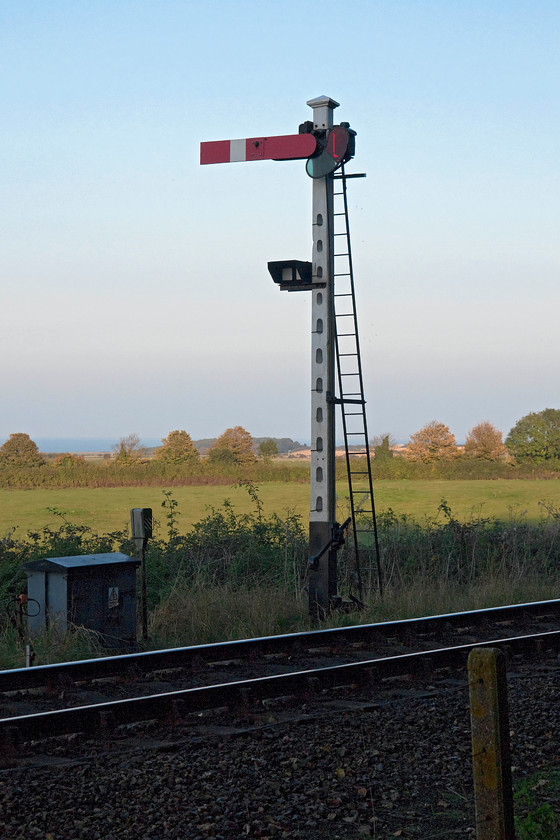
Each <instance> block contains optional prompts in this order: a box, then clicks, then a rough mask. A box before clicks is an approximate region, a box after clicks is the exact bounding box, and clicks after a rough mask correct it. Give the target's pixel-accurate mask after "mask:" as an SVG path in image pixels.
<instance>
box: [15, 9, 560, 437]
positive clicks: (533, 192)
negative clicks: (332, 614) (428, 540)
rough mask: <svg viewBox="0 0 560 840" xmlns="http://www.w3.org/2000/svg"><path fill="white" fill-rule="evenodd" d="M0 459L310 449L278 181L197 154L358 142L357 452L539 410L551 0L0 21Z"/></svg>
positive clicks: (553, 288)
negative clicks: (281, 286)
mask: <svg viewBox="0 0 560 840" xmlns="http://www.w3.org/2000/svg"><path fill="white" fill-rule="evenodd" d="M0 80H1V81H0V88H1V90H0V94H1V95H0V117H1V119H0V126H1V128H0V135H1V149H2V153H1V156H2V186H1V190H0V239H1V248H0V318H1V330H0V360H1V361H0V440H3V439H6V438H7V437H8V435H9V434H11V433H14V432H26V433H28V434H30V435H31V437H33V438H35V437H86V436H98V437H99V436H104V437H112V436H114V438H115V440H117V439H119V438H120V437H122V436H125V435H127V434H129V433H132V432H135V433H137V434H139V435H140V437H141V438H146V439H147V438H149V439H154V438H155V439H159V438H162V437H164V436H166V435H167V433H168V432H169V431H170V430H172V429H185V430H186V431H188V432H189V433H190V434H191V436H192V437H193V438H195V439H198V438H203V437H213V436H216V435H219V434H221V433H222V432H223V431H224V429H226V428H227V427H231V426H235V425H242V426H244V427H245V428H246V429H248V430H249V431H250V432H251V433H252V434H253V435H255V436H258V437H263V436H275V437H293V438H294V439H299V440H305V439H308V438H309V427H310V418H309V415H310V393H309V392H310V367H311V361H310V346H311V343H310V320H311V315H310V300H309V296H308V295H307V294H306V293H300V294H287V293H285V292H280V291H279V290H278V289H277V288H276V287H275V286H274V284H273V283H272V280H271V279H270V277H269V275H268V271H267V262H268V261H269V260H276V259H292V258H293V259H302V260H309V259H310V258H311V181H310V179H309V178H308V177H307V175H306V173H305V165H304V161H284V162H274V161H259V162H252V163H235V164H228V165H217V166H204V167H201V166H200V165H199V144H200V142H201V141H204V140H223V139H229V138H238V137H252V136H263V135H264V136H266V135H280V134H293V133H297V130H298V125H299V124H300V123H301V122H303V121H304V120H306V119H310V118H311V109H310V108H309V107H308V106H307V105H306V102H307V100H309V99H312V98H315V97H317V96H320V95H327V96H330V97H332V98H333V99H335V100H337V101H338V102H340V107H339V108H337V109H336V111H335V121H337V122H342V121H347V122H349V123H350V124H351V126H352V128H354V129H355V130H356V131H357V138H356V156H355V159H354V161H352V162H351V164H349V165H348V167H347V171H348V172H365V173H366V174H367V178H365V179H357V180H354V181H352V182H350V183H349V198H350V225H351V236H352V247H353V258H354V269H355V283H356V294H357V307H358V318H359V326H360V339H361V346H362V356H363V358H362V364H363V370H364V376H365V391H366V399H367V404H368V427H369V431H370V433H371V435H375V434H383V433H391V434H392V435H393V437H394V438H395V439H397V440H401V441H403V442H404V441H406V440H408V438H409V437H410V435H411V434H413V433H414V432H415V431H417V430H418V429H419V428H420V427H421V426H423V425H424V424H425V423H428V422H430V421H432V420H437V421H440V422H443V423H445V424H447V425H448V426H449V427H450V429H451V431H452V432H453V433H454V434H455V436H456V438H457V441H458V442H461V441H462V440H464V438H465V435H466V433H467V432H468V430H469V429H471V428H472V427H473V426H474V425H475V424H477V423H479V422H481V421H483V420H489V421H490V422H492V423H494V424H495V425H496V426H497V427H498V428H499V429H501V430H502V431H503V432H504V434H507V432H508V431H509V429H510V428H511V427H512V426H513V425H514V424H515V422H516V421H517V420H518V419H519V418H520V417H522V416H524V415H525V414H527V413H528V412H531V411H540V410H542V409H544V408H547V407H550V408H559V407H560V393H559V377H558V373H557V366H558V359H559V357H560V330H559V329H558V312H559V311H560V283H559V280H560V257H559V247H560V236H559V230H558V227H559V222H558V220H559V218H560V190H559V186H560V185H559V169H560V166H559V164H560V144H559V140H558V138H559V136H560V109H559V87H560V5H559V4H558V2H556V0H554V2H553V1H552V0H550V2H547V0H539V2H538V3H534V2H529V0H527V2H525V1H523V2H516V0H503V2H502V0H493V1H492V2H488V0H485V2H477V0H470V1H469V2H464V0H432V2H429V0H382V1H380V2H378V0H345V2H344V3H335V2H333V1H332V0H324V2H323V3H321V4H318V3H317V2H308V0H298V1H297V2H295V0H283V2H273V0H259V2H256V0H159V1H158V2H153V0H151V1H150V2H148V0H67V1H66V0H59V2H54V1H52V2H51V0H42V2H41V3H35V2H32V0H22V2H18V3H15V2H13V0H9V2H8V0H0Z"/></svg>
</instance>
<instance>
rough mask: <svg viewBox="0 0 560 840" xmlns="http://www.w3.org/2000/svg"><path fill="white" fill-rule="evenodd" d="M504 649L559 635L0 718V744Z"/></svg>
mask: <svg viewBox="0 0 560 840" xmlns="http://www.w3.org/2000/svg"><path fill="white" fill-rule="evenodd" d="M489 646H490V647H496V646H500V647H505V648H506V649H509V650H510V651H514V652H521V651H523V650H527V649H531V650H534V649H535V648H537V649H540V650H542V649H543V648H547V649H549V648H554V649H557V648H558V647H560V631H559V630H553V631H548V632H546V633H537V634H533V635H528V636H515V637H511V638H504V639H492V640H487V641H485V642H473V643H469V644H465V645H457V646H454V647H448V648H439V649H437V650H430V651H420V652H415V653H407V654H401V655H398V656H390V657H385V658H380V659H372V660H368V661H364V662H358V663H349V664H344V665H334V666H330V667H326V668H325V667H324V668H318V669H313V670H306V671H295V672H292V673H290V674H282V675H275V676H268V677H260V678H256V679H249V680H242V681H238V682H232V683H220V684H218V685H211V686H203V687H199V688H189V689H183V690H179V691H171V692H164V693H162V694H155V695H150V696H145V697H137V698H130V699H126V700H114V701H110V702H104V703H98V704H94V705H89V706H79V707H75V708H70V709H62V710H55V711H50V712H39V713H34V714H30V715H20V716H17V717H11V718H2V719H0V741H2V742H3V743H4V744H5V746H6V747H7V748H8V747H9V745H10V744H15V743H19V742H21V741H26V740H27V741H28V740H44V739H47V738H51V737H53V736H60V735H68V734H71V733H76V732H82V733H87V734H89V735H99V734H100V733H103V732H105V733H108V732H110V731H112V730H113V729H114V728H115V727H117V726H122V725H124V724H130V723H137V722H139V721H145V720H158V721H165V720H167V721H169V722H173V721H184V717H185V716H186V715H187V714H192V713H196V712H203V711H206V710H209V709H218V708H223V707H232V706H238V705H240V704H241V705H248V704H249V703H251V702H254V701H263V700H271V699H273V698H277V697H282V696H290V695H291V696H293V695H298V694H301V693H305V694H306V695H309V694H316V693H318V692H319V691H322V690H324V689H328V688H334V687H337V686H338V687H340V686H350V687H351V686H355V685H357V684H358V685H359V684H363V683H364V682H368V683H370V684H371V683H373V682H377V683H378V682H379V681H380V680H383V679H386V678H387V677H395V676H402V675H404V674H411V673H412V674H419V673H424V674H425V673H431V672H433V670H436V669H441V668H448V667H463V668H464V667H465V666H466V662H467V657H468V654H469V652H470V651H471V650H472V649H473V648H475V647H489Z"/></svg>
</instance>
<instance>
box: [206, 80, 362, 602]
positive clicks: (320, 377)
mask: <svg viewBox="0 0 560 840" xmlns="http://www.w3.org/2000/svg"><path fill="white" fill-rule="evenodd" d="M307 104H308V105H309V106H310V108H311V109H312V112H313V120H309V121H306V122H305V123H303V124H302V125H300V127H299V133H298V134H296V135H286V136H281V137H253V138H248V139H243V140H221V141H213V142H208V143H201V147H200V162H201V164H210V163H233V162H236V161H251V160H266V159H269V160H270V159H272V160H297V159H306V171H307V174H308V175H309V176H310V177H311V178H312V190H313V202H312V236H313V246H312V259H311V262H310V263H309V262H303V261H298V260H285V261H281V262H271V263H269V264H268V268H269V271H270V274H271V275H272V278H273V280H274V281H275V282H276V283H278V284H279V286H280V288H281V289H285V290H287V291H309V292H310V293H311V296H312V305H311V477H310V513H309V609H310V613H311V615H312V616H313V617H314V618H321V617H323V616H324V615H326V614H327V613H328V612H329V609H330V607H331V604H332V600H333V598H334V597H335V596H336V594H337V551H338V548H339V547H340V545H341V544H342V540H341V529H340V526H339V525H338V523H337V522H336V492H335V404H336V400H335V397H334V393H335V340H336V339H335V329H336V325H335V314H334V313H335V309H334V236H333V228H334V216H333V184H334V180H333V179H334V172H335V170H336V169H337V168H338V167H339V166H340V165H341V164H342V163H344V162H345V161H346V160H349V159H350V158H351V157H352V156H353V154H354V136H355V132H353V131H352V130H351V129H350V128H349V126H348V124H347V123H343V124H342V125H339V126H334V125H333V112H334V109H335V108H337V107H338V104H339V103H338V102H336V101H335V100H334V99H331V98H330V97H328V96H320V97H317V98H316V99H311V100H309V101H308V103H307Z"/></svg>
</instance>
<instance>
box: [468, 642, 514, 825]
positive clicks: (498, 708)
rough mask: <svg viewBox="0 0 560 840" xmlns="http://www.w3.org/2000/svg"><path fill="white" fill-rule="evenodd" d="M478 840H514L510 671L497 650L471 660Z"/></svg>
mask: <svg viewBox="0 0 560 840" xmlns="http://www.w3.org/2000/svg"><path fill="white" fill-rule="evenodd" d="M468 670H469V694H470V710H471V738H472V761H473V778H474V795H475V808H476V837H477V840H515V832H514V822H513V792H512V784H511V757H510V749H509V716H508V699H507V683H506V667H505V660H504V655H503V653H502V652H501V651H500V650H498V649H497V648H474V649H473V650H472V651H471V652H470V654H469V661H468Z"/></svg>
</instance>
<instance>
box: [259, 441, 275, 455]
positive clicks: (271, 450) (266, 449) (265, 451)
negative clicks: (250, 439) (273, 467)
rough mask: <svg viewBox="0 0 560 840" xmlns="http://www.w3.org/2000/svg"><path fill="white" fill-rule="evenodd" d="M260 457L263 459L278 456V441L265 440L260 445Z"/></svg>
mask: <svg viewBox="0 0 560 840" xmlns="http://www.w3.org/2000/svg"><path fill="white" fill-rule="evenodd" d="M259 455H260V456H261V458H274V456H275V455H278V446H277V444H276V441H275V440H272V438H269V439H268V440H263V442H262V443H261V444H259Z"/></svg>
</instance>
